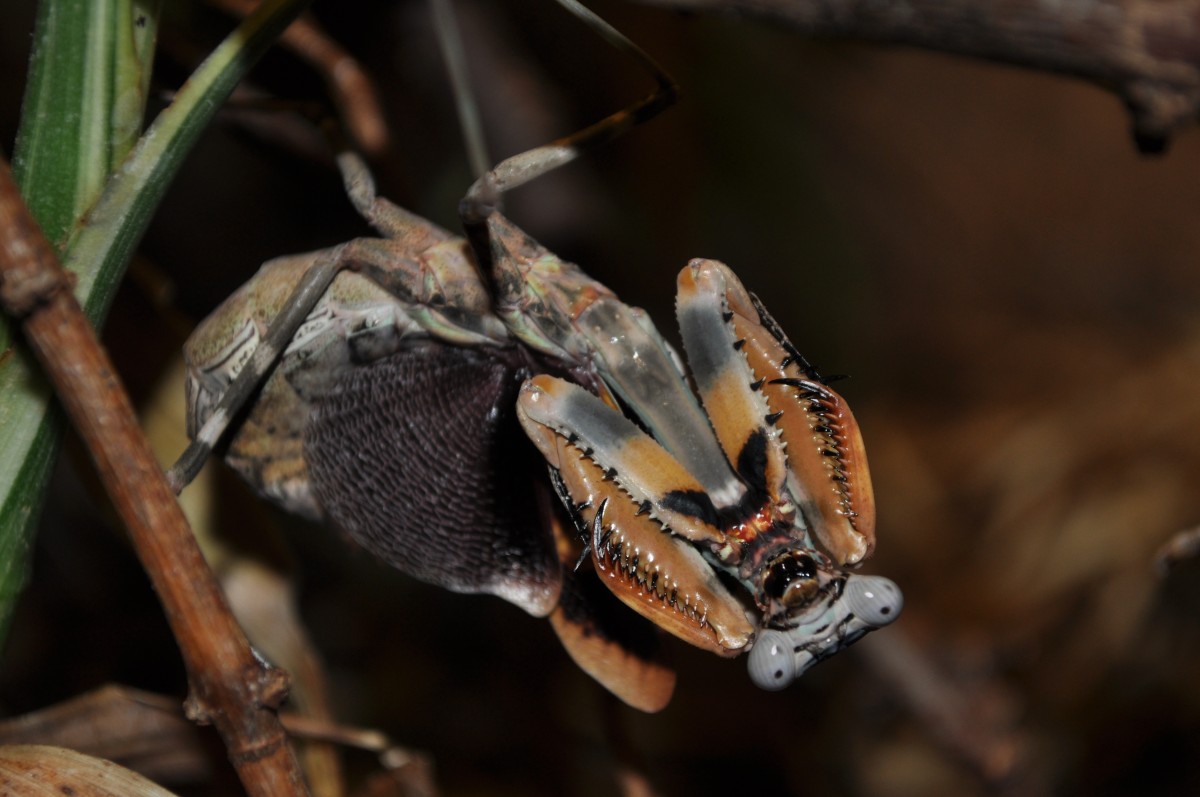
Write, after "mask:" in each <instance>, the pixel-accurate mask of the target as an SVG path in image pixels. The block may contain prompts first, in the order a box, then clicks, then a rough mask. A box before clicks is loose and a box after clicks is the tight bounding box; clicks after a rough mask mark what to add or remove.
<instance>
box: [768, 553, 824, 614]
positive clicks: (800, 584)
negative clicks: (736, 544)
mask: <svg viewBox="0 0 1200 797" xmlns="http://www.w3.org/2000/svg"><path fill="white" fill-rule="evenodd" d="M817 587H818V584H817V563H816V562H815V561H814V560H813V558H812V557H811V556H809V555H808V554H806V553H794V552H791V553H787V554H784V555H783V556H780V557H779V558H777V559H776V560H775V561H773V562H771V564H769V565H768V566H767V573H766V576H765V577H764V578H763V593H764V594H765V595H766V596H767V597H768V598H770V599H771V600H773V601H779V602H780V603H782V604H783V605H784V606H787V607H788V608H792V607H796V606H802V605H804V604H805V603H807V602H808V601H810V600H812V598H813V596H814V595H816V593H817Z"/></svg>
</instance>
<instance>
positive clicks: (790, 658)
mask: <svg viewBox="0 0 1200 797" xmlns="http://www.w3.org/2000/svg"><path fill="white" fill-rule="evenodd" d="M792 645H793V643H792V639H791V637H790V636H788V635H787V634H785V633H784V632H782V631H776V630H774V629H767V630H765V631H763V632H762V633H761V634H759V636H758V639H757V640H755V642H754V647H753V648H751V650H750V659H749V661H748V662H747V668H748V669H749V671H750V680H751V681H753V682H754V684H755V685H756V686H757V687H758V688H760V689H766V690H769V691H772V692H773V691H776V690H778V689H783V688H784V687H785V686H787V685H788V684H790V683H791V682H792V681H794V680H795V679H796V677H797V675H799V673H797V672H796V654H795V653H793V651H792Z"/></svg>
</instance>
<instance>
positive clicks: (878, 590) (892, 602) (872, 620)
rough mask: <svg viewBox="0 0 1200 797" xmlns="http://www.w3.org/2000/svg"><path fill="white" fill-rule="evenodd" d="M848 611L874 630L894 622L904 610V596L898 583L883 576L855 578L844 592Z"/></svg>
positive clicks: (848, 582)
mask: <svg viewBox="0 0 1200 797" xmlns="http://www.w3.org/2000/svg"><path fill="white" fill-rule="evenodd" d="M842 600H843V601H845V603H846V611H847V612H849V613H850V614H852V615H854V616H855V617H857V618H858V619H859V620H861V621H862V622H864V623H866V624H867V625H869V626H871V627H873V628H879V627H880V626H885V625H887V624H888V623H890V622H892V621H893V620H895V619H896V617H898V616H899V615H900V610H901V609H902V608H904V595H902V594H901V592H900V588H899V587H897V586H896V582H894V581H892V580H891V579H890V578H883V577H882V576H857V575H856V576H855V577H853V578H851V579H849V580H848V581H847V582H846V589H845V591H843V592H842Z"/></svg>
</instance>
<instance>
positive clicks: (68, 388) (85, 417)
mask: <svg viewBox="0 0 1200 797" xmlns="http://www.w3.org/2000/svg"><path fill="white" fill-rule="evenodd" d="M0 236H2V239H0V303H2V304H3V307H4V310H5V311H6V312H7V313H9V314H10V315H12V316H13V317H14V318H16V319H17V320H19V321H20V322H21V327H22V330H23V332H24V334H25V339H26V341H27V342H28V343H29V345H30V347H31V348H32V349H33V351H34V353H35V354H36V355H37V357H38V359H39V360H40V361H41V363H42V366H43V368H45V370H46V373H47V375H48V376H49V377H50V380H51V382H52V383H53V384H54V386H55V389H56V390H57V393H58V396H59V398H60V400H61V401H62V404H63V406H64V408H65V409H66V410H67V413H68V415H69V416H70V418H71V420H72V422H73V423H74V424H75V427H76V428H77V429H78V431H79V434H80V437H82V438H83V441H84V443H85V444H86V445H87V447H88V450H89V451H90V452H91V455H92V458H93V460H94V461H95V463H96V467H97V470H98V471H99V475H100V478H101V481H102V482H103V484H104V486H105V489H106V490H107V491H108V494H109V496H110V497H111V498H112V502H113V505H114V506H115V508H116V509H117V512H118V513H119V514H120V516H121V518H122V519H123V520H124V521H125V524H126V526H127V528H128V529H129V535H130V538H131V540H132V541H133V545H134V547H135V549H136V550H137V553H138V556H139V557H140V559H141V560H142V564H143V566H144V567H145V568H146V571H147V573H148V574H149V576H150V579H151V581H152V583H153V585H154V588H155V590H156V591H157V592H158V595H159V599H160V600H161V601H162V604H163V608H164V610H165V613H166V616H167V620H168V622H169V623H170V625H171V629H172V631H173V632H174V634H175V638H176V640H178V642H179V646H180V648H181V650H182V653H183V659H184V664H185V666H186V667H187V672H188V679H189V684H190V689H191V694H190V695H189V697H188V703H187V710H188V714H189V716H190V717H191V718H192V719H193V720H195V721H197V722H200V723H202V724H203V723H209V722H211V723H212V724H213V725H215V726H216V728H217V731H218V732H219V733H220V734H221V737H222V738H223V739H224V740H225V745H226V748H227V749H228V751H229V757H230V760H231V761H232V762H233V765H234V767H235V768H236V769H237V771H238V774H239V776H240V777H241V779H242V782H243V784H244V785H245V787H246V790H247V792H248V793H249V794H251V795H254V797H259V796H260V795H261V797H278V796H279V795H299V794H305V793H306V792H307V789H306V787H305V786H304V783H303V780H302V778H301V776H300V770H299V767H298V766H297V763H296V759H295V756H294V755H293V753H292V749H291V747H290V746H289V745H288V742H287V737H286V735H285V734H284V731H283V727H282V726H281V725H280V723H279V717H278V716H277V714H276V708H277V707H278V706H279V704H280V703H281V702H282V700H283V699H284V697H285V696H286V693H287V676H286V674H284V673H283V672H281V671H280V670H277V669H275V668H272V667H270V666H268V665H266V664H264V663H263V662H262V661H260V660H259V659H258V658H256V657H255V656H254V654H253V651H252V650H251V649H250V646H249V644H248V643H247V642H246V638H245V636H244V635H243V634H242V631H241V629H240V628H239V627H238V625H237V623H236V621H235V620H234V619H233V615H231V614H230V612H229V607H228V606H227V605H226V603H225V599H224V596H223V595H222V594H221V591H220V589H219V588H218V586H217V582H216V580H215V579H214V578H213V575H212V572H211V571H210V570H209V568H208V566H207V564H206V563H205V561H204V558H203V557H202V556H201V554H200V549H199V547H197V545H196V541H195V539H194V538H193V537H192V533H191V530H190V529H189V528H188V525H187V521H186V520H185V519H184V516H183V512H182V510H181V509H180V507H179V504H178V503H177V502H176V500H175V496H174V495H173V494H172V492H171V490H170V488H169V487H168V486H167V482H166V479H165V477H164V476H163V472H162V470H161V469H160V468H159V467H158V465H157V463H156V462H155V460H154V455H153V454H152V453H151V450H150V446H149V443H148V442H147V441H146V438H145V436H144V435H143V434H142V432H141V429H140V428H139V426H138V423H137V418H136V417H135V415H134V412H133V407H132V405H131V404H130V402H129V398H128V396H127V395H126V393H125V391H124V389H123V388H122V386H121V384H120V382H119V381H118V379H117V376H116V373H115V371H114V369H113V366H112V363H111V362H110V361H109V359H108V356H107V354H106V353H105V352H104V351H103V349H102V348H101V347H100V343H99V341H98V340H97V339H96V334H95V331H94V330H93V329H92V327H91V325H90V324H89V323H88V322H87V320H86V318H85V317H84V315H83V311H82V310H81V309H80V307H79V304H78V302H77V301H76V300H75V296H74V294H73V293H72V292H71V283H72V280H71V278H70V277H69V275H68V274H67V273H66V272H65V271H64V270H63V269H62V267H61V266H60V265H59V263H58V259H57V257H56V256H55V254H54V250H53V249H52V248H51V246H50V244H49V242H47V241H46V238H45V236H44V235H42V232H41V230H40V229H39V228H38V226H37V222H35V221H34V219H33V217H32V216H31V215H30V213H29V210H28V209H27V208H26V207H25V204H24V202H23V201H22V200H21V196H20V194H19V192H18V191H17V187H16V184H15V183H14V182H13V180H12V175H11V172H10V170H9V167H8V163H7V161H5V160H3V159H2V158H0Z"/></svg>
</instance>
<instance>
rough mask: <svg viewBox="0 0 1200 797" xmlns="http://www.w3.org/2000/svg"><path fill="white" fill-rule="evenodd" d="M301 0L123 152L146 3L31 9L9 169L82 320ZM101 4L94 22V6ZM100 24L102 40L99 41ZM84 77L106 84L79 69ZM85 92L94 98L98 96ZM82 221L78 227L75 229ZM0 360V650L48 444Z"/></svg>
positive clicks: (42, 400) (142, 57) (260, 25)
mask: <svg viewBox="0 0 1200 797" xmlns="http://www.w3.org/2000/svg"><path fill="white" fill-rule="evenodd" d="M307 4H308V0H268V2H265V3H263V5H262V6H261V7H260V8H259V9H258V10H257V11H256V12H255V13H254V14H253V15H251V16H250V17H248V18H247V19H246V20H245V21H244V22H243V23H242V24H241V25H239V26H238V28H237V29H236V30H235V31H234V32H233V33H232V34H230V36H229V37H228V38H227V39H226V40H225V42H223V43H222V44H221V45H220V46H219V47H218V48H217V49H216V50H215V51H214V52H213V53H212V55H211V56H209V58H208V59H207V60H206V61H205V62H204V63H203V64H201V66H200V67H199V68H198V69H197V70H196V72H195V73H194V74H193V75H192V77H191V78H190V79H189V80H188V82H187V83H186V84H185V85H184V86H183V87H182V88H181V89H180V91H179V92H178V94H177V95H176V99H175V101H174V102H173V103H172V104H171V105H170V107H168V108H167V109H166V110H164V111H163V112H162V113H161V114H160V115H159V116H158V118H157V119H156V120H155V121H154V123H153V124H152V125H151V126H150V128H149V129H148V130H147V131H146V133H145V134H144V135H143V136H142V137H141V138H140V139H137V142H136V145H133V138H132V137H131V136H129V135H127V131H133V132H135V133H136V131H137V130H138V128H139V126H140V119H141V115H142V107H143V103H144V100H145V95H146V87H147V86H148V83H147V75H146V69H148V68H149V62H150V52H151V50H152V47H153V25H154V22H153V19H154V17H155V16H156V10H157V6H158V2H157V0H43V4H42V8H41V9H40V11H39V18H38V25H37V31H36V34H35V37H36V42H35V48H34V56H33V60H32V62H31V66H30V77H29V85H28V87H27V91H26V100H25V105H24V107H23V109H22V121H21V129H20V131H19V134H18V144H17V151H16V152H15V153H14V170H15V171H16V173H17V175H18V182H19V184H20V185H21V187H22V191H23V193H24V195H25V198H26V201H27V202H28V203H29V204H30V207H31V208H32V209H33V210H34V215H35V217H36V218H37V219H38V221H39V223H40V224H42V226H43V229H44V230H46V232H47V234H48V236H49V237H50V238H51V240H52V241H58V242H61V241H63V240H64V239H68V243H67V244H66V246H65V247H64V249H65V255H64V264H65V265H66V266H67V267H68V268H70V269H72V270H73V271H74V272H75V273H76V276H77V280H78V282H77V295H78V296H79V299H80V302H81V303H82V304H83V306H84V309H85V310H86V311H87V313H88V316H89V318H90V319H91V320H92V322H93V323H94V324H97V325H99V324H100V322H101V321H102V320H103V317H104V315H105V314H106V312H107V310H108V307H109V305H110V304H111V301H112V296H113V294H114V293H115V290H116V286H117V285H118V283H119V282H120V280H121V277H122V276H123V274H124V271H125V267H126V266H127V265H128V262H129V260H130V258H131V257H132V254H133V249H134V247H135V246H136V245H137V243H138V241H140V240H141V236H142V234H143V233H144V232H145V229H146V227H147V225H148V224H149V222H150V218H151V216H152V215H153V213H154V210H155V209H156V207H157V206H158V202H159V201H160V200H161V198H162V195H163V194H164V193H165V191H166V188H167V186H168V184H169V183H170V181H171V179H172V177H173V176H174V175H175V172H176V171H177V170H178V168H179V165H180V164H181V163H182V161H183V159H184V157H185V156H186V154H187V153H188V152H189V151H190V149H191V147H192V145H193V144H194V143H195V141H196V139H197V138H199V136H200V133H201V132H202V131H203V129H204V128H205V126H207V124H208V123H209V121H210V120H211V119H212V117H213V115H214V114H215V113H216V111H217V109H218V108H219V107H220V105H221V103H222V102H223V101H224V100H225V98H226V97H227V96H228V95H229V93H230V92H231V91H232V90H233V87H234V86H235V85H236V84H237V82H238V81H239V80H241V79H242V77H244V76H245V74H246V72H247V71H249V69H250V67H251V66H252V65H253V64H254V62H256V61H257V60H258V58H259V57H261V55H262V54H263V53H264V52H265V51H266V49H267V47H269V46H270V44H271V42H273V41H274V39H275V38H276V37H277V36H278V34H279V33H280V32H282V30H283V29H284V28H285V27H287V25H288V24H289V23H290V22H291V20H292V19H294V18H295V17H296V15H298V14H299V13H300V11H301V10H302V9H303V8H304V7H305V6H306V5H307ZM101 5H104V6H106V9H105V10H104V12H103V13H101V11H99V10H97V9H96V8H95V7H96V6H101ZM85 9H86V10H85ZM110 23H111V24H112V25H113V29H112V30H111V31H109V32H108V33H103V34H102V33H99V32H98V28H103V27H104V26H105V25H106V24H110ZM93 26H95V27H93ZM146 28H149V29H148V30H147V29H146ZM93 39H96V40H100V41H101V42H102V43H103V44H102V48H105V49H106V52H107V57H104V56H103V55H101V54H97V53H95V52H91V53H90V54H89V48H90V47H91V42H92V40H93ZM96 69H103V70H105V71H106V72H107V73H108V76H107V77H106V78H105V77H98V76H96V75H91V74H88V73H89V71H90V70H96ZM89 87H90V88H89ZM96 93H104V94H106V96H107V99H106V100H105V101H103V102H100V101H97V100H96V97H95V94H96ZM73 115H75V116H78V117H79V119H78V120H77V119H76V118H75V116H73ZM84 120H86V121H84ZM85 124H86V127H84V125H85ZM131 145H133V148H132V150H130V146H131ZM84 152H86V153H90V155H84V154H83V153H84ZM126 152H128V155H127V156H125V153H126ZM123 156H125V157H124V160H123V161H122V160H120V159H121V158H122V157H123ZM92 158H95V159H96V160H99V161H100V162H101V163H103V164H104V165H105V166H104V168H105V171H104V174H105V177H106V178H107V179H104V180H101V181H100V182H99V183H97V181H96V179H95V174H94V171H95V170H94V169H93V168H92V167H93V165H94V164H93V161H92ZM98 189H99V198H98V199H97V197H96V194H95V193H93V194H92V195H91V196H90V197H88V196H87V192H88V191H93V192H95V191H97V190H98ZM84 215H86V221H87V223H86V225H84V226H78V227H77V226H76V225H77V220H78V219H79V218H81V217H82V216H84ZM0 343H3V344H4V345H5V346H7V345H8V344H7V341H6V340H0ZM3 351H4V352H5V355H6V356H4V358H3V359H0V642H2V641H3V639H4V637H5V635H6V633H7V627H8V623H9V620H10V618H11V614H12V609H13V605H14V603H15V599H16V596H17V594H18V593H19V591H20V588H21V585H22V584H23V581H24V574H25V571H26V568H27V559H28V557H27V553H28V550H29V548H30V545H31V538H32V531H33V528H34V524H35V521H36V517H37V511H38V508H39V507H40V505H41V501H42V496H43V494H44V492H45V486H46V481H47V478H48V473H49V468H50V465H51V464H52V462H53V458H54V451H55V450H56V441H57V436H58V435H57V432H56V429H55V426H56V425H55V424H54V423H52V419H51V415H52V414H53V413H52V412H51V410H50V407H51V406H52V405H51V403H50V401H49V393H48V391H47V390H46V389H45V387H44V385H43V384H42V382H41V380H40V378H39V377H38V375H37V371H36V368H35V367H33V366H32V364H31V362H30V361H29V359H28V358H27V356H26V355H25V353H24V351H23V350H21V349H15V350H14V349H12V348H5V349H4V350H3Z"/></svg>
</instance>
